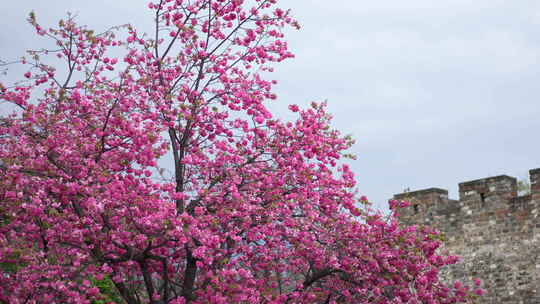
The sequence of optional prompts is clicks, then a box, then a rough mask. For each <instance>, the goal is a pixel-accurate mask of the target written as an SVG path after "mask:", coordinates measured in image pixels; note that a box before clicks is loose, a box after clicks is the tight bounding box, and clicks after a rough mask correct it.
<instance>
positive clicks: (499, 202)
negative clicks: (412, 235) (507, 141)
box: [393, 168, 540, 216]
mask: <svg viewBox="0 0 540 304" xmlns="http://www.w3.org/2000/svg"><path fill="white" fill-rule="evenodd" d="M529 176H530V193H531V195H529V196H526V197H518V186H517V179H516V178H515V177H512V176H508V175H499V176H492V177H486V178H482V179H476V180H472V181H467V182H463V183H460V184H459V200H452V199H449V198H448V190H446V189H441V188H428V189H422V190H416V191H411V192H403V193H399V194H395V195H394V198H393V199H395V200H405V201H409V202H410V203H411V207H409V209H410V210H405V211H404V212H402V215H403V216H411V215H414V214H418V213H424V214H426V211H428V210H429V209H434V210H433V211H436V210H435V209H438V210H440V209H441V208H440V206H438V207H437V206H436V205H449V204H450V205H459V208H458V209H459V210H458V209H456V208H453V209H454V210H455V211H456V212H459V211H471V210H474V209H483V210H491V209H500V208H507V207H509V206H510V204H514V203H515V202H516V201H519V202H524V201H531V200H533V201H538V200H540V168H538V169H532V170H530V171H529ZM538 203H539V204H540V201H539V202H538ZM443 209H444V208H443ZM432 213H433V212H432ZM467 213H468V214H470V212H467Z"/></svg>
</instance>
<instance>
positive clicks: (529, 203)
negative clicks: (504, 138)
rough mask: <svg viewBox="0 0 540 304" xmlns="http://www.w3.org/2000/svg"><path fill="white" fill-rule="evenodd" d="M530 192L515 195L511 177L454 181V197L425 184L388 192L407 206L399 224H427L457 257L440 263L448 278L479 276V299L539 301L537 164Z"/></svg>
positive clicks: (539, 184) (539, 303)
mask: <svg viewBox="0 0 540 304" xmlns="http://www.w3.org/2000/svg"><path fill="white" fill-rule="evenodd" d="M529 176H530V185H531V187H530V194H527V195H523V196H518V191H517V181H516V179H515V178H514V177H510V176H506V175H500V176H494V177H488V178H483V179H478V180H473V181H469V182H464V183H460V184H459V200H453V199H449V198H448V191H447V190H444V189H439V188H430V189H425V190H419V191H414V192H406V193H401V194H396V195H394V199H396V200H405V201H409V202H410V203H411V205H410V206H409V207H407V208H404V209H402V210H401V212H400V217H399V219H400V221H401V222H402V223H403V224H407V225H411V224H415V225H429V226H432V227H436V228H437V229H438V230H440V231H441V232H443V233H444V235H445V245H444V246H443V248H441V249H440V250H442V251H444V252H448V253H449V254H451V255H457V256H460V257H461V260H460V262H458V264H456V265H452V266H449V267H446V268H445V269H444V270H443V273H442V276H443V278H444V279H445V280H447V281H449V282H454V281H457V280H459V281H462V282H464V283H468V284H472V281H473V279H474V278H480V279H481V280H482V287H483V288H484V289H485V290H486V293H485V294H484V296H482V297H481V298H480V301H479V303H489V304H495V303H505V304H506V303H512V304H514V303H515V304H520V303H523V304H532V303H534V304H540V246H539V245H540V217H539V213H540V168H538V169H533V170H530V171H529Z"/></svg>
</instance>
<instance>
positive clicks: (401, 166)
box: [0, 0, 540, 208]
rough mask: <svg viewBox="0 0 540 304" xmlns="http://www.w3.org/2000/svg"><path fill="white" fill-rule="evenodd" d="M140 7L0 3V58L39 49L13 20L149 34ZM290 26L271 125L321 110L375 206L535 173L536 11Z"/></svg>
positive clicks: (518, 3) (392, 14)
mask: <svg viewBox="0 0 540 304" xmlns="http://www.w3.org/2000/svg"><path fill="white" fill-rule="evenodd" d="M146 2H147V1H139V0H114V1H113V0H109V1H106V0H93V1H67V0H48V1H42V0H19V1H0V11H1V12H2V18H1V19H0V59H5V60H10V59H16V58H17V57H18V56H20V55H22V53H23V51H24V50H26V49H30V48H35V47H37V46H39V45H40V43H41V41H42V40H41V39H40V38H39V37H37V36H36V35H35V34H34V33H33V32H32V29H31V27H30V26H29V25H28V24H27V23H26V22H25V18H26V17H27V15H28V13H29V12H30V11H32V10H34V11H35V12H36V14H37V16H38V20H39V21H40V22H41V23H43V24H44V25H55V24H57V21H58V20H59V19H60V18H63V17H65V16H66V12H68V11H70V12H73V13H76V14H77V15H78V21H79V23H82V24H87V25H88V26H89V27H91V28H95V29H96V30H104V29H106V28H108V27H110V26H113V25H119V24H125V23H132V24H134V25H136V26H137V27H139V28H140V29H145V31H150V29H151V28H150V26H151V25H150V24H151V21H152V16H151V15H150V11H149V10H148V9H146ZM281 3H282V4H281V6H282V7H284V8H291V9H292V13H293V15H294V16H295V17H296V18H297V19H298V20H299V22H300V24H301V26H302V28H301V30H299V31H290V32H288V36H287V38H286V39H287V41H288V43H289V46H290V48H291V50H292V51H293V52H294V53H295V55H296V58H295V59H292V60H289V61H286V62H284V63H282V64H280V65H278V66H276V72H275V73H273V75H271V77H272V78H273V79H276V80H277V81H278V85H277V86H276V87H275V91H276V93H277V95H278V101H277V102H276V103H275V104H272V105H271V106H270V108H271V109H272V110H273V112H274V114H275V115H274V116H275V117H287V115H288V114H285V113H287V110H286V108H287V105H288V104H291V103H295V104H299V105H307V104H309V103H310V102H311V101H323V100H327V101H328V103H329V111H330V112H331V113H332V114H333V116H334V121H333V127H335V128H337V129H339V130H341V131H342V132H343V133H344V134H351V135H352V136H353V138H355V139H356V144H355V145H354V146H353V147H352V149H351V151H350V152H351V153H354V154H356V155H357V160H354V161H350V162H349V164H350V166H351V168H352V169H353V171H354V172H355V173H356V176H357V181H358V189H359V192H360V193H361V194H365V195H367V196H368V197H369V198H370V200H371V201H372V202H373V203H374V204H375V206H378V207H380V208H385V206H386V205H387V204H386V202H387V200H388V199H389V198H391V197H392V196H393V194H396V193H400V192H402V191H403V190H404V189H406V188H408V189H410V190H411V191H413V190H419V189H424V188H429V187H440V188H443V189H448V190H449V192H450V197H451V198H457V197H458V183H460V182H464V181H469V180H474V179H478V178H484V177H488V176H494V175H501V174H507V175H511V176H515V177H517V178H520V179H527V178H528V170H529V169H532V168H538V167H540V132H539V131H540V100H539V98H540V1H537V0H475V1H471V0H440V1H433V0H409V1H402V0H378V1H358V0H335V1H327V0H326V1H323V0H294V1H292V0H289V1H281Z"/></svg>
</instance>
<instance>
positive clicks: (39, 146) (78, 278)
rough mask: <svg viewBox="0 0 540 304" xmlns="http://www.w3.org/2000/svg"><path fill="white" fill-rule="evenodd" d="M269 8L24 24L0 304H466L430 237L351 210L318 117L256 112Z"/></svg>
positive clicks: (8, 91)
mask: <svg viewBox="0 0 540 304" xmlns="http://www.w3.org/2000/svg"><path fill="white" fill-rule="evenodd" d="M276 2H277V0H251V1H247V0H245V1H244V0H176V1H172V0H161V1H159V2H151V3H149V5H148V8H149V10H150V12H151V14H152V18H154V20H155V26H154V28H153V29H152V30H151V31H150V32H149V33H144V32H142V31H139V30H138V29H136V28H134V27H133V26H131V25H124V26H119V27H115V28H111V29H110V30H107V31H105V32H102V33H98V32H95V31H93V30H90V29H88V28H87V27H85V26H80V25H78V24H76V22H75V20H74V18H73V17H72V16H68V18H67V19H66V20H62V21H60V22H59V24H58V27H56V28H44V27H42V26H41V25H40V24H39V23H38V21H37V18H36V16H35V15H34V14H33V13H32V14H30V17H29V19H28V21H29V22H30V24H31V25H32V26H33V27H34V28H35V30H36V32H37V34H38V35H40V36H43V37H44V38H47V39H49V40H50V41H52V42H54V43H55V45H56V47H55V48H50V49H40V50H33V51H29V52H28V55H27V56H26V57H25V58H23V59H22V60H21V62H20V63H22V64H24V65H25V66H26V67H27V69H26V73H25V74H24V80H23V81H20V82H17V83H16V84H14V85H8V84H6V83H4V84H0V101H1V102H3V105H9V106H10V107H12V108H14V109H15V110H13V112H12V113H11V114H9V115H4V116H2V117H1V118H0V119H1V120H0V202H1V203H0V263H1V264H0V269H1V273H0V286H2V288H0V301H3V302H4V303H91V302H92V301H93V302H94V303H98V301H102V302H103V301H117V302H121V303H129V304H135V303H156V304H157V303H176V304H180V303H275V304H277V303H456V302H467V301H472V300H473V298H474V297H475V296H474V295H473V293H472V292H471V290H469V288H468V287H466V286H462V285H461V284H459V283H457V284H454V285H452V286H447V285H445V283H443V282H442V281H441V280H440V279H439V275H438V273H439V270H440V269H441V268H442V267H444V266H446V265H449V264H453V263H455V262H456V260H457V258H456V257H453V256H445V255H441V254H439V253H438V250H437V248H438V247H439V246H440V245H441V236H440V234H439V233H438V232H437V231H434V230H431V229H429V228H427V227H400V226H399V225H398V224H397V221H396V220H395V217H394V216H393V215H391V216H390V217H389V218H385V217H383V216H382V215H381V214H379V213H377V212H374V211H372V210H370V208H369V207H368V204H367V199H366V198H365V197H360V198H359V197H358V195H357V193H356V191H355V180H354V174H353V173H352V172H351V170H350V169H349V167H348V166H347V165H346V162H345V161H344V159H345V158H346V156H347V149H348V148H349V147H350V146H351V144H352V140H351V139H350V138H348V137H345V136H342V135H340V133H339V132H338V131H336V130H334V129H332V128H331V126H330V119H331V117H330V115H329V114H328V113H327V112H326V110H325V103H313V104H312V105H311V107H309V108H306V109H300V108H299V107H298V106H296V105H290V106H289V109H290V110H291V111H292V112H295V115H297V119H296V120H295V121H292V122H285V121H281V120H279V119H277V118H275V117H273V116H272V114H271V113H270V111H269V110H268V109H267V107H266V106H265V104H266V103H267V102H269V101H271V100H274V99H276V95H275V94H274V93H272V85H274V84H275V81H272V80H267V79H265V76H267V75H268V74H269V73H270V72H272V70H273V68H274V66H275V65H276V63H278V62H281V61H283V60H285V59H287V58H291V57H293V55H292V53H291V52H290V51H289V50H288V48H287V42H286V41H285V40H284V29H285V28H287V27H299V26H298V24H297V22H296V21H295V20H294V19H293V18H292V17H291V14H290V12H289V11H288V10H284V9H280V8H279V7H277V3H276ZM53 62H54V64H53ZM58 62H60V63H58ZM6 108H7V107H6ZM167 157H169V158H170V159H172V160H171V161H169V163H171V166H172V169H171V171H172V172H171V174H167V172H168V171H167V168H164V166H166V165H164V164H166V163H168V162H167V161H162V160H163V159H167ZM403 204H404V203H403V202H392V210H394V212H397V211H398V210H399V208H400V206H401V205H403ZM104 286H109V288H108V289H107V291H106V292H105V291H104V289H106V288H104ZM478 293H480V292H479V291H478Z"/></svg>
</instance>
